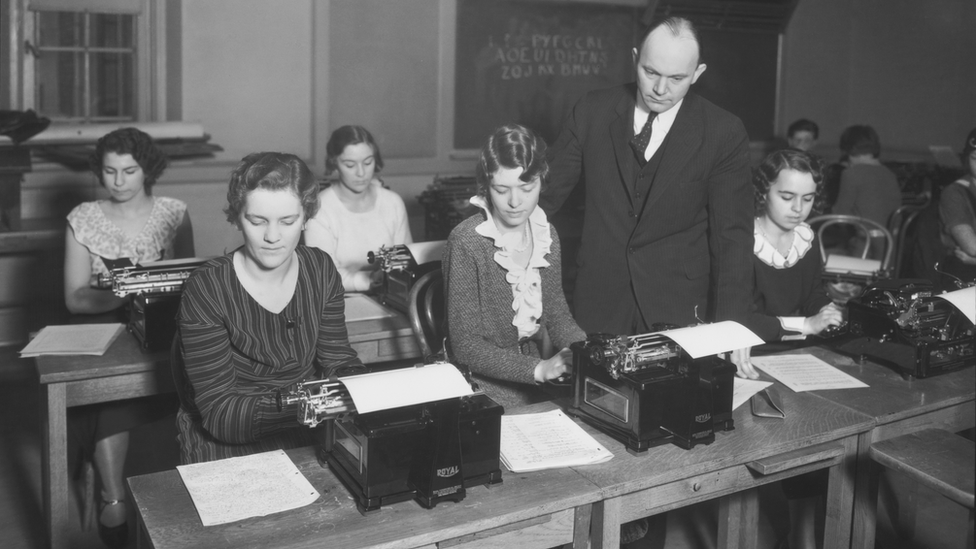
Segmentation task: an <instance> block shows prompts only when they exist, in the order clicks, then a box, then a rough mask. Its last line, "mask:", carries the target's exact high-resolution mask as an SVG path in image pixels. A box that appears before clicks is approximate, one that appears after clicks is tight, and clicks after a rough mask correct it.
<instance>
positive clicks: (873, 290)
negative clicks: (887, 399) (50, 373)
mask: <svg viewBox="0 0 976 549" xmlns="http://www.w3.org/2000/svg"><path fill="white" fill-rule="evenodd" d="M847 331H848V339H847V340H845V341H841V342H840V343H839V344H838V345H837V346H836V349H837V350H838V351H840V352H842V353H844V354H847V355H850V356H855V357H858V358H861V357H865V358H868V359H870V360H872V361H874V362H878V363H880V364H883V365H885V366H888V367H892V368H894V369H895V370H896V371H898V372H900V373H902V374H903V375H905V376H907V377H919V378H924V377H929V376H933V375H937V374H941V373H945V372H949V371H952V370H955V369H958V368H962V367H964V366H972V365H973V364H974V363H976V355H974V349H973V345H974V343H973V337H974V329H973V323H972V322H971V321H970V320H969V319H968V318H967V317H966V315H965V314H963V313H962V312H961V311H960V310H959V309H957V308H956V307H955V306H954V305H953V304H952V303H950V302H949V301H947V300H945V299H943V298H941V297H938V296H935V295H933V291H932V283H931V282H929V281H928V280H911V279H902V280H882V281H878V282H876V283H875V284H874V285H872V286H869V287H868V288H867V289H866V290H865V291H864V293H863V294H861V295H860V296H859V297H855V298H853V299H851V300H850V301H848V303H847Z"/></svg>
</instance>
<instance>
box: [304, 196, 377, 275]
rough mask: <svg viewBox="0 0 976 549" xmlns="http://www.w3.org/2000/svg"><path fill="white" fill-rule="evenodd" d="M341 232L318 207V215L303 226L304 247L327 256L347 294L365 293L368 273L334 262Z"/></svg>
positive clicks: (322, 209) (320, 199) (340, 228)
mask: <svg viewBox="0 0 976 549" xmlns="http://www.w3.org/2000/svg"><path fill="white" fill-rule="evenodd" d="M322 192H323V193H324V192H325V191H322ZM322 196H323V195H322V194H320V195H319V201H320V202H321V201H322ZM341 232H342V227H339V226H336V225H334V224H333V223H332V220H331V219H330V218H329V216H328V213H327V212H325V211H324V207H322V206H320V207H319V213H318V214H316V215H315V217H313V218H312V219H309V220H308V222H307V223H306V224H305V233H304V235H305V245H306V246H311V247H313V248H318V249H320V250H322V251H323V252H325V253H327V254H329V257H331V258H332V261H333V263H334V265H335V269H336V271H338V273H339V276H340V277H341V279H342V287H343V288H345V290H346V291H347V292H365V291H366V290H369V273H366V272H362V271H353V270H349V269H345V268H343V267H342V265H340V264H339V263H338V262H337V261H336V253H337V251H338V249H339V238H341V237H342V236H344V235H342V234H341Z"/></svg>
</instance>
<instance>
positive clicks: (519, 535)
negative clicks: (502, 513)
mask: <svg viewBox="0 0 976 549" xmlns="http://www.w3.org/2000/svg"><path fill="white" fill-rule="evenodd" d="M573 522H574V510H573V509H565V510H563V511H558V512H556V513H553V514H551V515H548V516H545V517H539V518H534V519H529V520H523V521H521V522H516V523H514V524H509V525H506V526H499V527H498V528H492V529H490V530H485V531H484V532H478V533H475V534H470V535H467V536H461V537H459V538H454V539H449V540H445V541H442V542H440V543H438V544H437V548H438V549H494V548H497V549H511V548H512V547H518V548H519V549H532V548H535V547H538V548H539V549H547V548H549V547H556V546H559V545H564V544H567V543H572V542H573Z"/></svg>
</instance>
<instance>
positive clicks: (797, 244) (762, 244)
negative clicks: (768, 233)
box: [752, 218, 813, 269]
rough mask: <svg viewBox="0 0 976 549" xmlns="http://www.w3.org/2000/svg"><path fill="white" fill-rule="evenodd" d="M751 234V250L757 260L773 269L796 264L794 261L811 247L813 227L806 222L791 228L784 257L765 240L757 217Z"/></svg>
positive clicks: (800, 257)
mask: <svg viewBox="0 0 976 549" xmlns="http://www.w3.org/2000/svg"><path fill="white" fill-rule="evenodd" d="M752 236H753V238H754V239H755V242H754V244H753V247H752V252H753V253H754V254H756V257H758V258H759V261H762V262H763V263H765V264H766V265H769V266H770V267H773V268H775V269H789V268H790V267H792V266H793V265H796V262H797V261H799V260H801V259H803V256H805V255H807V252H809V251H810V248H812V247H813V229H812V228H810V225H807V224H806V223H800V224H799V225H797V226H796V228H795V229H793V243H792V244H790V249H789V251H788V252H786V256H785V257H784V256H783V254H781V253H779V250H777V249H776V246H773V245H772V244H771V243H770V242H769V241H768V240H766V237H765V235H763V232H762V231H761V230H760V229H759V218H756V222H755V224H754V226H753V229H752Z"/></svg>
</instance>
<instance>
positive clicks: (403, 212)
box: [390, 191, 413, 244]
mask: <svg viewBox="0 0 976 549" xmlns="http://www.w3.org/2000/svg"><path fill="white" fill-rule="evenodd" d="M390 193H392V194H393V209H394V215H393V218H394V220H395V222H396V229H395V231H394V235H393V243H394V244H413V234H412V233H411V232H410V218H409V217H408V216H407V207H406V206H405V205H404V204H403V198H401V197H400V195H398V194H396V193H395V192H393V191H390Z"/></svg>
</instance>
